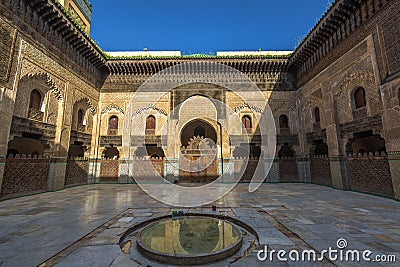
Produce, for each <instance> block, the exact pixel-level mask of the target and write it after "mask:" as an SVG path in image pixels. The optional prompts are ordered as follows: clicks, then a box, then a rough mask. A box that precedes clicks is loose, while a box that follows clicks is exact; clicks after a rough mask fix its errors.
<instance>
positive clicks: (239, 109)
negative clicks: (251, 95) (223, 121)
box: [232, 102, 264, 114]
mask: <svg viewBox="0 0 400 267" xmlns="http://www.w3.org/2000/svg"><path fill="white" fill-rule="evenodd" d="M245 108H248V109H250V110H252V111H253V112H257V113H260V114H261V113H263V112H264V110H263V109H262V108H259V107H256V106H254V105H252V104H250V103H247V102H245V103H243V104H242V105H240V106H237V107H234V108H233V109H232V110H233V112H235V113H238V112H240V111H242V110H243V109H245Z"/></svg>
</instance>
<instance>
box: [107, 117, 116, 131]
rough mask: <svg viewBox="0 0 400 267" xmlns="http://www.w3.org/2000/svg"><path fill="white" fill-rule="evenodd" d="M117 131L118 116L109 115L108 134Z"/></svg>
mask: <svg viewBox="0 0 400 267" xmlns="http://www.w3.org/2000/svg"><path fill="white" fill-rule="evenodd" d="M117 133H118V117H117V116H111V118H110V120H109V121H108V134H109V135H116V134H117Z"/></svg>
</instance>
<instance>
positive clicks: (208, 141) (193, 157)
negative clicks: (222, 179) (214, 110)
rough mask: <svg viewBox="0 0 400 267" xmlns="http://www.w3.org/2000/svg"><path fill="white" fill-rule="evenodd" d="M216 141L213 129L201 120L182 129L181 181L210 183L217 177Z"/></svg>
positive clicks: (195, 120)
mask: <svg viewBox="0 0 400 267" xmlns="http://www.w3.org/2000/svg"><path fill="white" fill-rule="evenodd" d="M217 140H218V134H217V131H216V130H215V127H214V126H213V125H212V124H211V123H210V122H207V121H205V120H203V119H194V120H192V121H190V122H188V123H187V124H186V125H185V126H184V127H183V128H182V130H181V134H180V141H181V146H182V147H181V153H182V155H183V157H181V158H180V164H181V167H182V168H181V170H180V180H181V181H183V182H211V181H213V180H215V179H216V178H217V177H218V157H217V156H216V155H217V153H218V151H217V149H216V144H217ZM203 141H205V142H204V143H203Z"/></svg>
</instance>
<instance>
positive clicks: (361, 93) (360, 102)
mask: <svg viewBox="0 0 400 267" xmlns="http://www.w3.org/2000/svg"><path fill="white" fill-rule="evenodd" d="M354 105H355V107H356V109H359V108H363V107H365V106H366V105H367V103H366V101H365V90H364V88H362V87H359V88H357V90H356V91H355V92H354Z"/></svg>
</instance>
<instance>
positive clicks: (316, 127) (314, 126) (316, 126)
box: [313, 122, 321, 132]
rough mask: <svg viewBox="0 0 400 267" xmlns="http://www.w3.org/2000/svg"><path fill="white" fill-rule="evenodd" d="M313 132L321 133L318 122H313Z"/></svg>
mask: <svg viewBox="0 0 400 267" xmlns="http://www.w3.org/2000/svg"><path fill="white" fill-rule="evenodd" d="M313 131H314V132H318V131H321V123H319V122H314V124H313Z"/></svg>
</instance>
